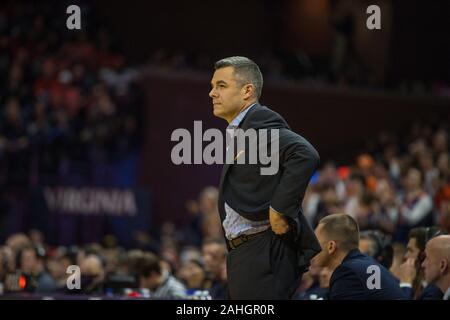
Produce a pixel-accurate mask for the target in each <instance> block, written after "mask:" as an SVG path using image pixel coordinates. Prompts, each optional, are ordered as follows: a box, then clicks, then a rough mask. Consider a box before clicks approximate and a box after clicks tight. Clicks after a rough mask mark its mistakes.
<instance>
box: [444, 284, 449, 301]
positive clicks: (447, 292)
mask: <svg viewBox="0 0 450 320" xmlns="http://www.w3.org/2000/svg"><path fill="white" fill-rule="evenodd" d="M444 300H450V287H448V289H447V291H446V292H445V294H444Z"/></svg>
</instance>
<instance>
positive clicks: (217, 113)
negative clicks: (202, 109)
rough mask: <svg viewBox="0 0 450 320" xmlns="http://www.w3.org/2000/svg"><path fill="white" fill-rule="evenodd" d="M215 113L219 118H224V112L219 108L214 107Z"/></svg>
mask: <svg viewBox="0 0 450 320" xmlns="http://www.w3.org/2000/svg"><path fill="white" fill-rule="evenodd" d="M213 114H214V116H216V117H217V118H223V114H222V112H220V111H219V110H218V109H217V108H214V109H213Z"/></svg>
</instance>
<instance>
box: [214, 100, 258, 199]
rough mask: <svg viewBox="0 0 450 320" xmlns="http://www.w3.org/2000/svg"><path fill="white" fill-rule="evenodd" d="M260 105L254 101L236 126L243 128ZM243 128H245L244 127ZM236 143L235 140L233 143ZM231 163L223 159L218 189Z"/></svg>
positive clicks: (220, 188) (220, 187)
mask: <svg viewBox="0 0 450 320" xmlns="http://www.w3.org/2000/svg"><path fill="white" fill-rule="evenodd" d="M260 106H261V105H260V104H259V103H256V104H255V105H254V106H253V107H252V108H251V109H250V110H249V111H248V112H247V114H246V115H245V117H244V119H242V121H241V122H240V123H239V125H238V128H245V126H244V124H245V120H246V119H248V118H249V116H250V115H251V114H252V113H253V112H255V110H256V109H257V108H259V107H260ZM244 130H245V129H244ZM233 139H236V137H234V138H233ZM234 145H236V141H235V144H234ZM231 151H233V150H231ZM225 160H226V155H225ZM231 165H232V163H227V162H226V161H225V163H224V165H223V168H222V173H221V175H220V184H219V190H222V186H223V182H224V181H225V176H226V175H227V172H228V169H229V168H230V166H231Z"/></svg>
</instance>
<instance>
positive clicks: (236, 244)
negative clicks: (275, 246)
mask: <svg viewBox="0 0 450 320" xmlns="http://www.w3.org/2000/svg"><path fill="white" fill-rule="evenodd" d="M266 231H267V229H266V230H264V231H260V232H256V233H252V234H243V235H240V236H239V237H237V238H234V239H231V240H228V245H229V247H230V248H231V249H232V250H234V249H236V248H237V247H239V246H240V245H242V244H244V243H246V242H247V241H248V240H250V239H251V238H254V237H256V236H259V235H260V234H261V233H264V232H266Z"/></svg>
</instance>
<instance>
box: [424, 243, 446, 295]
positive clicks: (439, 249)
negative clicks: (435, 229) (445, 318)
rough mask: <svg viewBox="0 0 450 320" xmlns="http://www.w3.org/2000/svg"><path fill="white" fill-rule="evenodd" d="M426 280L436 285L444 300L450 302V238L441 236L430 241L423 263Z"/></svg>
mask: <svg viewBox="0 0 450 320" xmlns="http://www.w3.org/2000/svg"><path fill="white" fill-rule="evenodd" d="M422 266H423V268H424V271H425V272H424V273H425V280H426V281H427V282H428V283H430V284H434V285H436V287H438V288H439V290H440V291H441V292H442V294H443V299H444V300H450V236H449V235H440V236H438V237H436V238H433V239H431V240H430V241H428V243H427V245H426V248H425V260H424V261H423V263H422Z"/></svg>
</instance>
